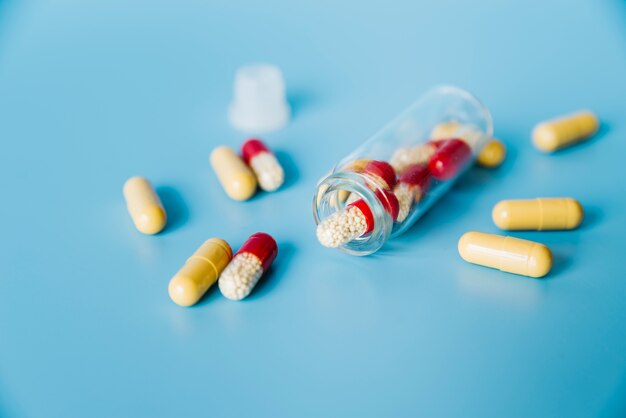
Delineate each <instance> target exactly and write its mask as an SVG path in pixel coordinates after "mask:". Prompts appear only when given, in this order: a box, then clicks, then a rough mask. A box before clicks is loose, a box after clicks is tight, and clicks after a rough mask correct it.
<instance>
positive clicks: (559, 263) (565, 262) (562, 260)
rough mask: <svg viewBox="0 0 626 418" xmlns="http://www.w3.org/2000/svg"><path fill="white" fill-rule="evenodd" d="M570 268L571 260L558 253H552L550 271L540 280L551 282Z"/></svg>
mask: <svg viewBox="0 0 626 418" xmlns="http://www.w3.org/2000/svg"><path fill="white" fill-rule="evenodd" d="M571 266H572V259H571V258H570V257H567V256H566V255H565V254H563V253H562V252H559V251H552V269H551V270H550V272H549V273H548V274H547V275H546V276H545V277H542V278H541V280H552V279H556V278H558V277H559V276H561V275H562V274H563V273H564V272H566V271H567V270H569V269H570V267H571Z"/></svg>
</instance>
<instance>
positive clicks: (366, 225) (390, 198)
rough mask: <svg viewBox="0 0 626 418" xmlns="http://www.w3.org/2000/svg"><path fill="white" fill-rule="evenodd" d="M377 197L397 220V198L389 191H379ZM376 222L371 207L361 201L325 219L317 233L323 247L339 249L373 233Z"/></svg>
mask: <svg viewBox="0 0 626 418" xmlns="http://www.w3.org/2000/svg"><path fill="white" fill-rule="evenodd" d="M376 197H377V198H378V200H379V201H380V203H381V205H382V206H383V209H384V210H385V212H387V213H388V214H389V215H390V216H391V218H392V220H394V221H395V220H397V218H398V213H399V211H400V206H399V203H398V199H397V198H396V196H395V195H394V194H393V193H392V192H390V191H389V190H382V191H380V190H379V191H377V192H376ZM375 222H376V220H375V217H374V214H373V213H372V210H371V209H370V207H369V205H368V204H367V203H366V202H365V201H364V200H363V199H359V200H357V201H355V202H353V203H350V204H349V205H348V206H346V207H345V208H344V209H341V210H338V211H337V212H335V213H333V214H332V215H330V216H329V217H328V218H326V219H324V220H323V221H322V222H320V224H319V225H318V226H317V229H316V231H315V232H316V235H317V239H318V241H319V242H320V243H321V244H322V245H323V246H325V247H329V248H337V247H340V246H342V245H344V244H347V243H348V242H350V241H353V240H355V239H356V238H358V237H361V236H363V235H366V234H368V233H370V232H372V230H373V229H374V225H375Z"/></svg>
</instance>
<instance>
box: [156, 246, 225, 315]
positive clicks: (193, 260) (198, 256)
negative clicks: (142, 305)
mask: <svg viewBox="0 0 626 418" xmlns="http://www.w3.org/2000/svg"><path fill="white" fill-rule="evenodd" d="M232 256H233V250H232V249H231V248H230V245H228V243H227V242H226V241H224V240H223V239H220V238H211V239H209V240H207V241H205V242H204V244H202V245H201V246H200V248H198V249H197V250H196V251H195V252H194V253H193V254H192V256H191V257H189V259H187V261H186V262H185V265H183V267H182V268H181V269H180V270H179V271H178V272H177V273H176V274H175V275H174V277H172V280H170V283H169V286H168V292H169V295H170V298H171V299H172V300H173V301H174V303H176V304H177V305H180V306H191V305H194V304H196V303H197V302H198V301H199V300H200V298H201V297H202V296H203V295H204V294H205V293H206V292H207V290H209V288H210V287H211V286H213V284H214V283H215V282H216V281H217V279H218V277H219V275H220V274H221V273H222V271H223V270H224V268H226V265H228V263H229V262H230V260H231V258H232Z"/></svg>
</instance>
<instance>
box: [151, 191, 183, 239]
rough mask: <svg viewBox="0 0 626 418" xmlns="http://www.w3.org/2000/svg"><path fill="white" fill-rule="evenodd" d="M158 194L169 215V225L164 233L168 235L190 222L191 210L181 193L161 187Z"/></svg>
mask: <svg viewBox="0 0 626 418" xmlns="http://www.w3.org/2000/svg"><path fill="white" fill-rule="evenodd" d="M156 192H157V194H158V195H159V198H160V199H161V202H162V203H163V207H164V208H165V213H166V214H167V224H166V225H165V229H164V230H163V232H162V233H164V234H166V233H168V232H172V231H175V230H177V229H178V228H180V227H181V226H182V225H184V224H185V223H186V222H187V221H188V220H189V208H188V207H187V205H186V204H185V200H184V199H183V197H182V195H181V194H180V192H179V191H178V190H177V189H176V188H174V187H171V186H159V187H157V188H156Z"/></svg>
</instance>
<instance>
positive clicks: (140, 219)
mask: <svg viewBox="0 0 626 418" xmlns="http://www.w3.org/2000/svg"><path fill="white" fill-rule="evenodd" d="M124 199H126V207H127V208H128V212H129V213H130V217H131V218H132V219H133V223H134V224H135V228H137V229H138V230H139V232H142V233H144V234H151V235H152V234H157V233H159V232H161V230H163V228H164V227H165V223H166V222H167V216H166V215H165V209H163V205H162V204H161V199H159V196H158V195H157V194H156V192H155V191H154V189H153V188H152V186H151V185H150V182H149V181H148V180H146V179H145V178H143V177H131V178H129V179H128V180H126V183H124Z"/></svg>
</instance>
